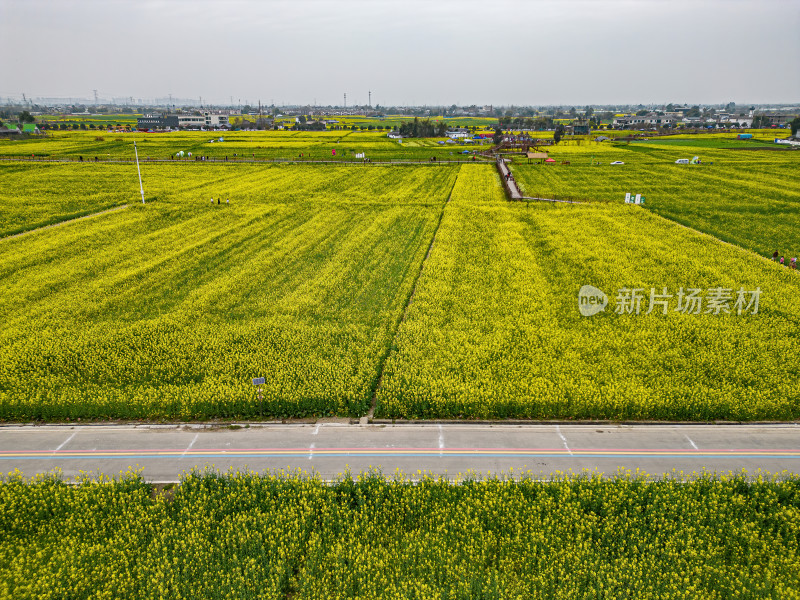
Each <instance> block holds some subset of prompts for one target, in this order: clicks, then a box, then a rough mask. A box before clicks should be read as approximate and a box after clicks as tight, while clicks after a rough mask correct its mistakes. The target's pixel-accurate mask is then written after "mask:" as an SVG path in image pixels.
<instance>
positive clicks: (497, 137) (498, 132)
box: [492, 127, 503, 145]
mask: <svg viewBox="0 0 800 600" xmlns="http://www.w3.org/2000/svg"><path fill="white" fill-rule="evenodd" d="M492 141H493V142H494V143H495V145H496V144H499V143H500V142H502V141H503V130H502V129H500V128H499V127H496V128H495V130H494V135H493V136H492Z"/></svg>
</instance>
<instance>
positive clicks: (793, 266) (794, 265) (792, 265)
mask: <svg viewBox="0 0 800 600" xmlns="http://www.w3.org/2000/svg"><path fill="white" fill-rule="evenodd" d="M772 260H774V261H776V262H780V263H781V264H782V265H785V266H787V267H789V268H790V269H797V257H796V256H793V257H792V259H791V260H790V261H789V262H788V263H787V262H785V261H784V258H783V256H781V257H778V251H777V250H775V252H774V253H773V254H772Z"/></svg>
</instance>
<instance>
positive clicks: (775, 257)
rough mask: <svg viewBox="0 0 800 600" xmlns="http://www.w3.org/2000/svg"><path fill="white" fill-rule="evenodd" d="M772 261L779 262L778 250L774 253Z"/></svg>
mask: <svg viewBox="0 0 800 600" xmlns="http://www.w3.org/2000/svg"><path fill="white" fill-rule="evenodd" d="M772 260H778V251H777V250H775V252H773V253H772Z"/></svg>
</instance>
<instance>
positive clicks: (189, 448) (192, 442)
mask: <svg viewBox="0 0 800 600" xmlns="http://www.w3.org/2000/svg"><path fill="white" fill-rule="evenodd" d="M199 437H200V434H199V433H195V434H194V437H193V438H192V441H191V443H190V444H189V445H188V446H187V447H186V450H184V451H183V454H181V458H183V457H184V456H186V453H187V452H188V451H189V450H191V449H192V446H194V443H195V442H196V441H197V438H199Z"/></svg>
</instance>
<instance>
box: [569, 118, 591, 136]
mask: <svg viewBox="0 0 800 600" xmlns="http://www.w3.org/2000/svg"><path fill="white" fill-rule="evenodd" d="M572 133H573V135H589V134H590V133H592V128H591V126H590V125H589V123H588V121H584V120H579V121H575V122H574V123H573V124H572Z"/></svg>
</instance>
